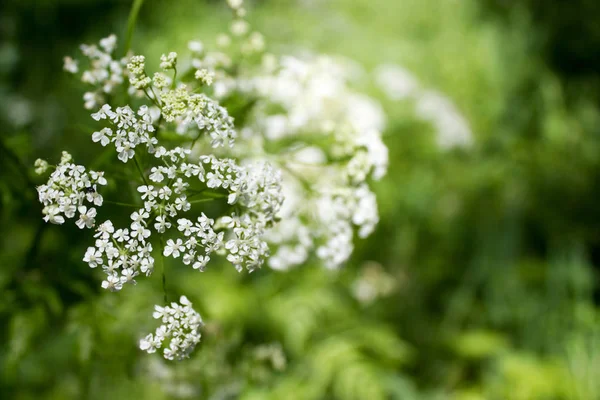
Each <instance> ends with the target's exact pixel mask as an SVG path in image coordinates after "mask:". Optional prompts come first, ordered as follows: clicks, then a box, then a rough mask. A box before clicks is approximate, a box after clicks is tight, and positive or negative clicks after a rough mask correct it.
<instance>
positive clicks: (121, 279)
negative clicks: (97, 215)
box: [83, 208, 154, 292]
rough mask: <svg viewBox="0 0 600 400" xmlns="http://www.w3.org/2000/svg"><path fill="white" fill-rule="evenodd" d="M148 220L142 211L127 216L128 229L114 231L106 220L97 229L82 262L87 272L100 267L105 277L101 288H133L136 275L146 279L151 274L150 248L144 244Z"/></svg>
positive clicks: (147, 236)
mask: <svg viewBox="0 0 600 400" xmlns="http://www.w3.org/2000/svg"><path fill="white" fill-rule="evenodd" d="M149 217H150V214H149V213H148V212H147V211H146V210H145V209H143V208H142V209H140V210H138V211H135V212H133V213H132V214H131V225H130V227H129V228H124V229H117V230H115V228H114V226H113V223H112V222H111V221H110V220H108V221H105V222H104V223H102V224H101V225H100V226H99V227H98V231H97V233H96V234H95V235H94V237H95V238H96V242H95V244H94V247H91V246H90V247H88V249H87V251H86V253H85V255H84V257H83V261H85V262H86V263H88V265H89V266H90V268H96V267H98V266H100V267H102V271H104V273H105V274H106V279H105V280H104V281H102V288H104V289H108V290H110V291H112V292H116V291H119V290H121V289H122V288H123V285H124V284H127V283H131V284H135V283H136V281H135V277H136V276H138V275H139V274H140V273H143V274H145V275H146V276H148V275H150V274H151V273H152V271H153V270H154V258H152V256H151V253H152V244H150V242H149V241H148V238H149V237H150V230H149V229H148V218H149Z"/></svg>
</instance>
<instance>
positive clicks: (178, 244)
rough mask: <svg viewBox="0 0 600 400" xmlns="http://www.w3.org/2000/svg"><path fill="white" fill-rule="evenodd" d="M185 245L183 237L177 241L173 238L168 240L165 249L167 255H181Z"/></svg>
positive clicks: (175, 256) (164, 252) (174, 256)
mask: <svg viewBox="0 0 600 400" xmlns="http://www.w3.org/2000/svg"><path fill="white" fill-rule="evenodd" d="M182 247H183V241H182V240H181V239H177V241H173V239H169V240H167V244H166V246H165V249H164V251H163V254H164V255H165V256H170V255H172V256H173V258H177V257H179V255H180V250H181V248H182Z"/></svg>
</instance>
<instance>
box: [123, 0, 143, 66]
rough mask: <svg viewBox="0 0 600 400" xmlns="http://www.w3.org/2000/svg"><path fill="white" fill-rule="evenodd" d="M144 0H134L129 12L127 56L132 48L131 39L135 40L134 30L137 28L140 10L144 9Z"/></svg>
mask: <svg viewBox="0 0 600 400" xmlns="http://www.w3.org/2000/svg"><path fill="white" fill-rule="evenodd" d="M143 3H144V0H133V4H132V5H131V10H130V11H129V18H128V19H127V36H126V40H125V54H127V52H129V49H130V48H131V39H132V38H133V29H134V28H135V23H136V22H137V17H138V15H139V13H140V8H142V4H143Z"/></svg>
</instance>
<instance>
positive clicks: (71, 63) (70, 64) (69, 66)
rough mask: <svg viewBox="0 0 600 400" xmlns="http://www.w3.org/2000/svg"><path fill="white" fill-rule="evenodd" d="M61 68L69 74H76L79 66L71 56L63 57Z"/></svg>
mask: <svg viewBox="0 0 600 400" xmlns="http://www.w3.org/2000/svg"><path fill="white" fill-rule="evenodd" d="M63 69H64V70H65V71H67V72H69V73H71V74H76V73H77V72H79V67H78V66H77V61H75V60H73V59H72V58H71V57H68V56H67V57H65V58H64V65H63Z"/></svg>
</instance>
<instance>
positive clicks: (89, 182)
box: [36, 151, 107, 229]
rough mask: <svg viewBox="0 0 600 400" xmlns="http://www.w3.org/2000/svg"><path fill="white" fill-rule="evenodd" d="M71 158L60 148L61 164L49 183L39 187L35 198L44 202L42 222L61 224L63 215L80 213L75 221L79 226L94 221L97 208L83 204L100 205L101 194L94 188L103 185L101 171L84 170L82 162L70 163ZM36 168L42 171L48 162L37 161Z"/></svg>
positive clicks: (85, 226) (83, 226)
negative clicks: (78, 163) (77, 163)
mask: <svg viewBox="0 0 600 400" xmlns="http://www.w3.org/2000/svg"><path fill="white" fill-rule="evenodd" d="M71 160H72V157H71V155H70V154H69V153H67V152H66V151H63V153H62V158H61V161H60V164H58V165H57V166H56V169H55V170H54V171H53V172H52V174H50V178H49V179H48V183H46V184H44V185H41V186H38V188H37V191H38V197H39V201H40V203H42V204H43V205H44V209H43V210H42V213H43V214H44V215H45V216H44V221H46V222H51V223H53V224H59V225H60V224H63V223H64V222H65V217H66V218H74V217H75V216H77V215H78V216H79V219H78V220H77V221H76V222H75V224H76V225H77V226H78V227H79V228H80V229H83V228H91V227H93V226H94V224H95V217H96V209H95V208H94V207H89V208H88V206H86V205H85V202H87V203H89V205H94V206H101V205H102V202H103V198H102V195H101V194H99V193H98V192H97V191H96V190H97V187H98V185H106V183H107V182H106V179H105V178H104V173H103V172H96V171H89V173H88V172H86V170H85V167H84V166H83V165H76V164H73V163H71ZM36 165H37V170H38V172H40V173H43V172H44V171H45V170H46V169H47V168H48V163H47V162H45V161H43V160H39V161H36Z"/></svg>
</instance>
